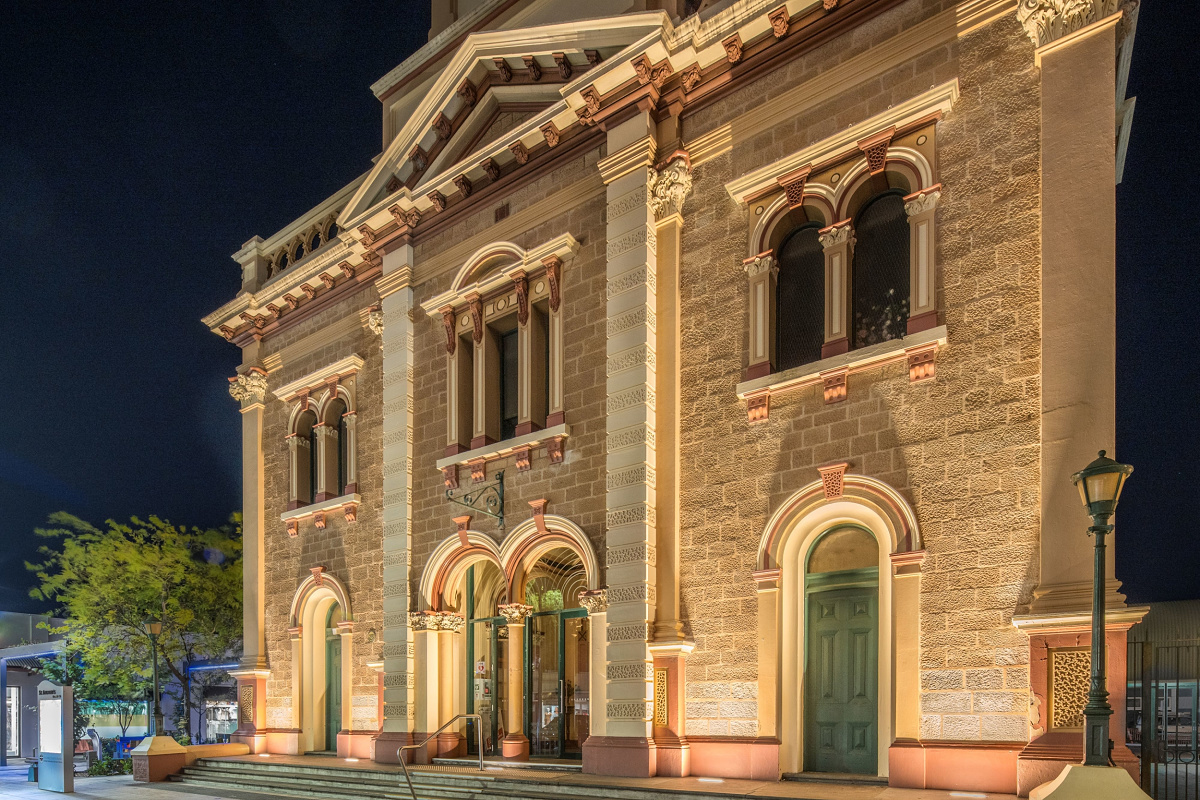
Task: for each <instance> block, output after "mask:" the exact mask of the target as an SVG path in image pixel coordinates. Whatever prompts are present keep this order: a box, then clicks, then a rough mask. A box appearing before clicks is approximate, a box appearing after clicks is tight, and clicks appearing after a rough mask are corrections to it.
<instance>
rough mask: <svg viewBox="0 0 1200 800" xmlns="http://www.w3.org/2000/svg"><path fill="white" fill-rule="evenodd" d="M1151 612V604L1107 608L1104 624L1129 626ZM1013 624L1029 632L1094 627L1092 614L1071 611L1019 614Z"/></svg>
mask: <svg viewBox="0 0 1200 800" xmlns="http://www.w3.org/2000/svg"><path fill="white" fill-rule="evenodd" d="M1149 612H1150V606H1125V607H1124V608H1107V609H1105V611H1104V624H1105V626H1106V627H1119V626H1125V627H1128V626H1130V625H1134V624H1136V623H1138V622H1141V621H1142V617H1144V616H1146V614H1148V613H1149ZM1012 624H1013V627H1014V628H1016V629H1017V630H1021V631H1025V632H1026V633H1029V634H1034V633H1069V632H1076V631H1088V630H1091V628H1092V615H1091V614H1089V613H1070V612H1068V613H1065V614H1019V615H1016V616H1014V617H1013V618H1012Z"/></svg>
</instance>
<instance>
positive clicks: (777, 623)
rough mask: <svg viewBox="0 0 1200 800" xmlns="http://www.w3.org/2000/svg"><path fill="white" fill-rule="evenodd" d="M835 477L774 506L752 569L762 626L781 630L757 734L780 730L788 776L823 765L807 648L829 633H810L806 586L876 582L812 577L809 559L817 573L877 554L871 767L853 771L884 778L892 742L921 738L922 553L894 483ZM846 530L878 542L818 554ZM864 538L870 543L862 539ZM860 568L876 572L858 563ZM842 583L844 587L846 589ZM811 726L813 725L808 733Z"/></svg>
mask: <svg viewBox="0 0 1200 800" xmlns="http://www.w3.org/2000/svg"><path fill="white" fill-rule="evenodd" d="M838 478H839V479H838V480H828V478H827V479H825V480H817V481H814V482H813V483H811V484H809V485H808V486H806V487H804V488H803V489H801V490H800V491H798V492H796V493H795V494H794V495H792V496H791V497H790V498H788V500H787V501H786V502H785V503H784V504H783V505H782V506H781V507H780V508H779V509H778V510H777V511H776V512H775V514H774V515H773V516H772V518H771V520H770V521H769V523H768V524H767V527H766V529H765V530H764V531H763V536H762V540H761V542H760V546H759V560H758V567H759V569H758V571H757V572H756V573H755V579H756V580H757V581H758V584H759V591H758V605H759V618H760V624H761V625H762V626H763V628H764V629H765V630H771V631H774V632H775V637H774V638H773V640H772V639H768V641H766V642H764V644H765V646H763V647H760V649H759V708H760V730H767V731H775V732H777V735H778V737H779V740H780V752H779V766H780V770H781V771H782V772H785V773H789V772H803V771H818V770H819V769H821V768H822V762H821V761H820V759H818V758H817V757H816V749H815V748H816V745H814V744H813V743H810V742H808V741H807V739H808V735H809V734H810V732H812V733H816V727H815V720H818V719H819V715H818V714H816V713H815V712H814V714H813V715H811V716H810V715H809V713H808V712H809V710H810V709H809V706H810V705H811V704H812V702H813V699H812V697H810V695H809V691H810V689H812V686H811V684H810V680H812V679H813V678H819V675H812V674H809V673H810V670H809V667H810V662H808V660H807V656H806V647H807V646H808V645H809V644H810V643H811V641H812V640H811V638H810V636H812V635H820V633H822V632H823V631H820V630H818V631H816V632H815V633H814V632H813V630H812V629H813V628H814V625H815V624H816V623H815V622H814V620H813V618H812V617H811V616H810V614H811V613H812V608H813V606H811V605H810V603H809V602H808V596H809V594H810V591H809V590H810V589H815V590H818V591H819V590H820V589H821V588H823V587H822V585H821V584H822V582H823V581H833V583H832V584H831V585H830V587H827V588H848V589H856V590H857V589H864V588H867V586H864V585H863V584H864V583H865V584H867V585H868V586H869V585H870V584H871V581H870V580H868V579H867V578H864V579H863V581H860V582H859V583H858V585H856V584H855V583H854V582H853V581H850V582H848V583H846V582H845V581H844V579H846V578H847V576H846V575H841V576H836V575H835V576H834V578H818V577H816V576H819V575H822V574H826V573H825V572H823V571H819V572H816V573H812V574H811V575H810V566H811V565H812V562H811V561H810V557H812V556H817V557H818V563H817V568H818V570H825V568H826V567H827V566H828V565H830V564H833V565H835V566H836V565H838V564H839V563H842V564H845V563H858V560H862V559H864V558H866V557H867V556H868V555H870V556H872V557H873V559H874V570H875V573H874V586H875V587H877V588H875V589H874V591H875V598H876V600H875V602H876V603H877V605H876V606H870V605H869V604H868V607H867V608H866V609H865V611H866V613H867V614H868V616H875V617H877V622H876V623H875V624H874V626H873V627H874V630H875V640H874V647H875V650H874V653H875V656H874V661H875V670H874V676H875V682H876V683H875V687H874V689H875V692H876V696H875V703H874V707H875V709H876V711H875V715H876V716H875V736H874V769H873V770H872V769H870V767H869V766H863V765H861V764H860V765H859V766H858V767H856V768H857V769H861V770H862V771H868V772H872V773H873V774H877V775H881V776H886V775H887V774H888V754H889V747H890V746H891V745H892V743H893V741H894V740H895V739H897V738H913V739H915V738H917V735H918V725H919V709H918V704H919V674H918V668H919V665H918V659H917V646H918V633H919V622H920V618H919V609H918V599H919V596H920V562H921V558H922V557H923V553H924V551H923V550H922V545H921V537H920V531H919V529H918V527H917V524H916V515H915V514H914V513H913V511H912V508H911V507H910V506H909V505H908V503H907V502H906V501H905V500H904V498H903V497H902V496H901V495H900V494H899V493H898V492H897V491H896V490H895V489H893V488H892V487H890V486H888V485H887V484H885V483H883V482H881V481H878V480H875V479H873V478H868V477H865V476H862V475H842V474H840V473H839V475H838ZM845 529H857V530H860V531H863V532H865V533H867V534H869V535H870V537H871V538H872V539H873V540H874V542H876V545H875V548H874V550H873V551H871V550H870V549H869V548H866V547H859V549H858V551H857V555H855V556H854V557H853V558H850V556H848V555H846V554H845V553H843V554H842V555H841V556H838V555H837V553H838V548H836V547H831V548H830V550H828V551H826V552H825V553H822V552H821V550H822V548H819V547H818V548H817V549H816V550H814V547H815V546H817V545H818V544H819V541H820V540H821V538H822V537H823V536H825V535H826V534H829V533H831V532H834V531H837V530H845ZM862 544H864V540H860V545H862ZM839 559H840V561H839ZM846 559H850V560H849V561H847V560H846ZM856 559H857V560H856ZM854 569H870V568H869V567H862V566H859V567H854ZM828 572H829V573H837V572H842V570H838V569H832V570H828ZM860 577H862V576H860ZM868 577H869V576H868ZM839 580H843V582H844V583H845V585H839V584H838V583H837V581H839ZM850 594H853V592H851V593H850ZM831 597H832V596H831ZM859 601H860V602H861V601H862V598H861V597H860V598H859ZM846 602H847V603H853V602H854V601H853V600H848V601H846ZM818 610H819V608H818ZM853 611H854V609H853V607H852V606H850V607H848V608H847V609H845V610H843V612H842V613H843V614H852V613H853ZM831 613H834V614H836V613H837V610H836V609H831ZM845 634H846V636H849V637H851V638H852V637H853V635H854V633H853V626H851V627H849V628H847V629H846V631H845ZM868 639H869V636H868ZM862 644H863V645H864V646H867V652H866V653H864V658H866V659H867V661H868V662H869V661H870V657H871V656H870V654H871V649H870V644H871V643H870V641H864V642H862ZM830 655H831V656H832V655H834V651H832V650H831V651H830ZM849 657H850V654H849V653H844V654H843V660H847V659H848V658H849ZM860 685H862V686H863V688H864V690H869V689H870V688H871V687H870V686H869V682H866V683H862V684H860ZM817 688H818V689H819V688H821V687H819V686H818V687H817ZM860 706H861V703H860ZM774 708H778V709H779V714H778V717H774V715H773V714H772V710H773V709H774ZM810 722H811V723H812V724H813V727H812V729H811V731H810ZM849 722H853V720H849ZM868 732H869V727H867V728H864V727H862V726H861V725H860V727H859V729H858V731H857V734H858V735H859V736H860V741H861V736H862V735H866V734H867V733H868ZM870 753H871V749H870V748H869V747H867V748H865V749H864V750H863V751H862V753H860V757H859V760H860V761H863V760H864V759H865V760H866V761H869V759H870Z"/></svg>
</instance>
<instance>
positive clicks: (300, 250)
mask: <svg viewBox="0 0 1200 800" xmlns="http://www.w3.org/2000/svg"><path fill="white" fill-rule="evenodd" d="M302 258H304V242H296V249H295V250H293V251H292V261H299V260H300V259H302Z"/></svg>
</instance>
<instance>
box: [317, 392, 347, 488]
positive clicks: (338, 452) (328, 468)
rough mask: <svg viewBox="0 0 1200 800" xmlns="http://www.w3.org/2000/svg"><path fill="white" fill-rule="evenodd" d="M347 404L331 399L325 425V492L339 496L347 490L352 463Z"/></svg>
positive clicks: (326, 412) (326, 409) (326, 411)
mask: <svg viewBox="0 0 1200 800" xmlns="http://www.w3.org/2000/svg"><path fill="white" fill-rule="evenodd" d="M346 424H347V423H346V404H345V402H343V401H342V400H340V399H339V400H331V401H330V402H329V405H328V406H327V407H326V408H325V425H326V427H327V428H328V431H329V432H328V433H327V434H326V437H327V438H326V439H325V441H324V443H323V447H324V448H325V449H324V452H323V453H322V455H323V456H324V459H325V461H324V463H325V494H327V495H328V496H329V497H339V496H341V494H342V492H343V491H344V490H345V487H346V483H347V472H348V468H349V464H350V460H349V458H348V455H349V453H348V450H347V447H348V446H349V443H350V437H349V436H348V435H347V432H346Z"/></svg>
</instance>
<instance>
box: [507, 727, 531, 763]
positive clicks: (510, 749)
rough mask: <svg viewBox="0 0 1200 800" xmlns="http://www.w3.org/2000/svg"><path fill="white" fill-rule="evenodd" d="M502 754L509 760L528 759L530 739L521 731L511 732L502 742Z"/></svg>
mask: <svg viewBox="0 0 1200 800" xmlns="http://www.w3.org/2000/svg"><path fill="white" fill-rule="evenodd" d="M500 754H501V755H502V756H504V757H505V758H506V759H508V760H509V761H528V760H529V740H528V739H526V738H525V736H524V735H522V734H520V733H510V734H509V735H508V736H505V737H504V739H503V740H501V742H500Z"/></svg>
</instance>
